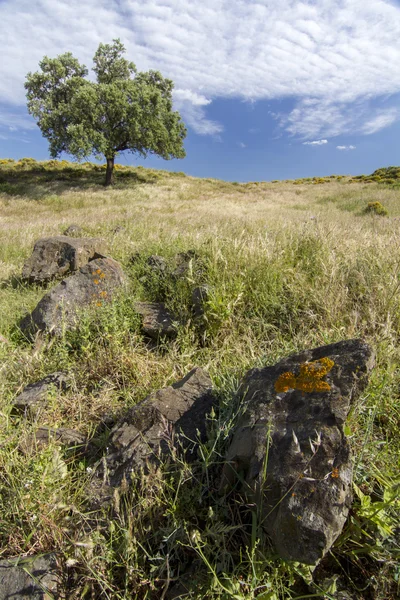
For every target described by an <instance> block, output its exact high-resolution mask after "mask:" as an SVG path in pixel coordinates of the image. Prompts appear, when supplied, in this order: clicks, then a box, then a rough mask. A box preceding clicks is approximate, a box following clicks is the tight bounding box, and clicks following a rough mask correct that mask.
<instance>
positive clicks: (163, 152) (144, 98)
mask: <svg viewBox="0 0 400 600" xmlns="http://www.w3.org/2000/svg"><path fill="white" fill-rule="evenodd" d="M124 52H125V48H124V46H123V44H122V43H121V42H120V40H118V39H117V40H113V43H112V44H100V45H99V47H98V49H97V51H96V53H95V55H94V58H93V62H94V67H93V71H94V73H95V75H96V81H90V80H89V79H87V76H88V70H87V68H86V67H85V66H84V65H81V64H80V63H79V61H78V60H77V59H76V58H75V57H74V56H73V55H72V54H71V53H70V52H67V53H65V54H61V55H60V56H58V57H57V58H48V57H47V56H45V57H44V58H43V60H42V61H41V62H40V63H39V67H40V71H37V72H36V73H28V75H27V77H26V82H25V88H26V90H27V100H28V111H29V113H30V114H31V115H32V116H33V117H34V118H35V119H36V120H37V124H38V126H39V128H40V130H41V132H42V134H43V136H44V137H45V138H46V139H47V140H48V141H49V149H50V154H51V156H52V158H57V157H58V156H60V154H61V153H62V152H66V153H68V154H71V155H73V156H75V157H76V158H77V159H79V160H80V159H84V158H88V157H89V156H90V155H92V154H95V155H102V156H104V157H105V158H106V161H107V171H106V185H109V184H111V183H112V180H113V169H114V159H115V156H116V155H117V153H119V152H124V151H129V152H133V153H138V154H140V155H142V156H144V157H145V156H147V155H148V154H156V155H158V156H160V157H162V158H164V159H167V160H169V159H171V158H184V157H185V150H184V147H183V140H184V139H185V137H186V128H185V125H184V123H183V122H182V120H181V116H180V114H179V113H178V112H177V111H173V109H172V90H173V82H172V81H171V80H170V79H166V78H164V77H163V76H162V75H161V73H159V72H158V71H147V72H138V71H137V69H136V66H135V65H134V63H133V62H129V61H128V60H126V59H125V58H124V57H123V54H124Z"/></svg>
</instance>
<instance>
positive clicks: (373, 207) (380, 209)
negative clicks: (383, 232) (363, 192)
mask: <svg viewBox="0 0 400 600" xmlns="http://www.w3.org/2000/svg"><path fill="white" fill-rule="evenodd" d="M365 212H366V213H369V214H374V215H380V216H381V217H385V216H386V215H387V214H388V211H387V210H386V208H385V207H384V206H383V205H382V204H381V203H380V202H377V201H376V202H368V205H367V207H366V209H365Z"/></svg>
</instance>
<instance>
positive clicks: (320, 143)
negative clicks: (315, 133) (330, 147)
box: [303, 140, 328, 146]
mask: <svg viewBox="0 0 400 600" xmlns="http://www.w3.org/2000/svg"><path fill="white" fill-rule="evenodd" d="M327 143H328V140H314V141H313V142H303V146H324V145H325V144H327Z"/></svg>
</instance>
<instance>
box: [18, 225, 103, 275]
mask: <svg viewBox="0 0 400 600" xmlns="http://www.w3.org/2000/svg"><path fill="white" fill-rule="evenodd" d="M106 254H107V244H106V242H105V241H104V240H101V239H99V238H71V237H68V236H65V235H59V236H57V237H50V238H43V239H40V240H38V241H37V242H36V243H35V246H34V248H33V252H32V255H31V257H30V258H28V260H27V261H26V262H25V264H24V267H23V270H22V279H23V280H25V281H27V282H28V283H40V284H42V283H47V282H48V281H51V280H52V279H54V278H56V277H63V276H64V275H67V274H69V273H72V272H74V271H77V270H78V269H79V268H80V267H83V266H84V265H86V263H88V262H89V261H90V260H94V259H96V258H104V257H105V256H106Z"/></svg>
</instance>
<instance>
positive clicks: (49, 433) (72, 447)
mask: <svg viewBox="0 0 400 600" xmlns="http://www.w3.org/2000/svg"><path fill="white" fill-rule="evenodd" d="M52 441H56V442H57V443H59V444H60V445H61V446H64V447H65V448H67V449H68V450H69V451H71V453H72V454H74V455H78V454H83V453H84V452H85V451H86V450H87V448H88V441H87V438H86V436H85V435H83V434H82V433H79V431H75V429H68V428H66V427H60V428H59V429H52V428H50V427H39V428H38V429H37V430H36V431H35V432H34V433H28V434H27V435H26V436H25V437H23V438H22V439H21V441H20V442H19V449H20V450H21V451H22V452H23V453H24V454H31V453H32V452H34V451H35V450H41V449H43V448H45V447H46V446H48V445H49V444H50V443H51V442H52Z"/></svg>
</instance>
